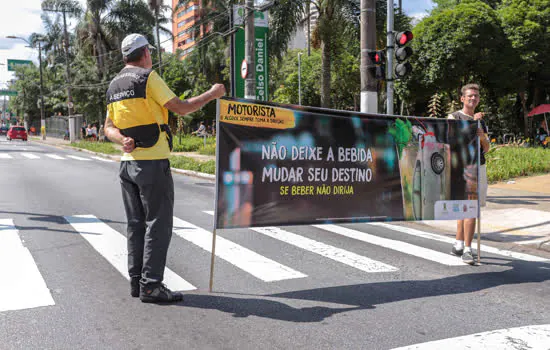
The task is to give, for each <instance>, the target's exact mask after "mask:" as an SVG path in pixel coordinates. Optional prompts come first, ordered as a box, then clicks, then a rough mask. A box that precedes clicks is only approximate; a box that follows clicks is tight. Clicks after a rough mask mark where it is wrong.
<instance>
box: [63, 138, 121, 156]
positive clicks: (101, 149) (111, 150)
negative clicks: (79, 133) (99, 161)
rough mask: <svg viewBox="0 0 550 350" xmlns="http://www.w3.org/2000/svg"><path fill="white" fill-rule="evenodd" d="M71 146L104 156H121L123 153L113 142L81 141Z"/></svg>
mask: <svg viewBox="0 0 550 350" xmlns="http://www.w3.org/2000/svg"><path fill="white" fill-rule="evenodd" d="M71 146H72V147H76V148H82V149H87V150H89V151H92V152H97V153H104V154H120V152H121V151H120V149H118V148H116V147H115V146H114V144H113V143H111V142H90V141H80V142H73V143H71Z"/></svg>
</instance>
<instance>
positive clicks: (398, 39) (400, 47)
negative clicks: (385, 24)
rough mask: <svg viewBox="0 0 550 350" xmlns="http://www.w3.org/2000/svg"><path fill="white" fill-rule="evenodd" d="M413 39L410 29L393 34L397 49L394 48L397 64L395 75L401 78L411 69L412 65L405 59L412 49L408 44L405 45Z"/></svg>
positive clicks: (410, 54) (411, 52) (409, 55)
mask: <svg viewBox="0 0 550 350" xmlns="http://www.w3.org/2000/svg"><path fill="white" fill-rule="evenodd" d="M412 39H413V33H412V32H410V31H408V30H407V31H404V32H400V33H398V34H397V35H396V36H395V44H396V45H397V50H395V59H396V61H397V65H396V66H395V77H396V79H401V78H403V77H405V76H406V75H407V74H409V73H410V72H411V71H412V65H411V64H410V63H409V62H407V59H408V58H409V57H411V56H412V54H413V49H412V48H411V47H410V46H405V45H407V44H408V43H410V42H411V40H412Z"/></svg>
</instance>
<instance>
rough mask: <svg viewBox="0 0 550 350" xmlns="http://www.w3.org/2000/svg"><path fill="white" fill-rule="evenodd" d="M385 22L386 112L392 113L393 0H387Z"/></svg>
mask: <svg viewBox="0 0 550 350" xmlns="http://www.w3.org/2000/svg"><path fill="white" fill-rule="evenodd" d="M387 22H388V24H387V32H388V35H387V41H386V52H387V55H386V56H387V59H388V61H387V66H386V114H393V51H394V46H393V45H394V42H395V40H394V32H393V0H388V13H387Z"/></svg>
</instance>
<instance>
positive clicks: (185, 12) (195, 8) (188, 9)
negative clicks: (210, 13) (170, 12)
mask: <svg viewBox="0 0 550 350" xmlns="http://www.w3.org/2000/svg"><path fill="white" fill-rule="evenodd" d="M198 8H199V7H198V6H197V5H192V6H189V7H188V8H186V9H185V10H183V11H181V12H179V13H178V15H177V18H180V17H182V16H185V15H186V14H188V13H189V12H191V11H195V10H197V9H198Z"/></svg>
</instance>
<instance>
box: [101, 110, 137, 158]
mask: <svg viewBox="0 0 550 350" xmlns="http://www.w3.org/2000/svg"><path fill="white" fill-rule="evenodd" d="M104 130H105V136H106V137H107V138H108V139H109V140H111V141H113V142H115V143H118V144H119V145H121V146H122V150H123V151H124V152H126V153H130V152H132V151H133V150H134V148H136V146H135V144H134V139H133V138H131V137H126V136H124V135H122V134H121V133H120V129H119V128H117V127H116V126H115V124H114V123H113V121H112V120H111V119H110V118H109V116H107V118H105V129H104Z"/></svg>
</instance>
